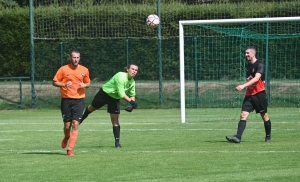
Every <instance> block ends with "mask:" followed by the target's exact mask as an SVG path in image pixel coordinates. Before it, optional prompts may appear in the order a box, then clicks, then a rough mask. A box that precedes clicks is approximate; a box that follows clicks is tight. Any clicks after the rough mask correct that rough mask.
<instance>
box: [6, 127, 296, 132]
mask: <svg viewBox="0 0 300 182" xmlns="http://www.w3.org/2000/svg"><path fill="white" fill-rule="evenodd" d="M111 130H112V129H103V130H93V129H81V130H79V131H80V132H101V131H109V132H111ZM232 130H234V131H236V129H211V128H197V129H158V128H153V129H122V131H232ZM260 130H261V129H251V128H249V129H247V131H260ZM274 130H275V131H276V130H279V131H298V130H300V129H295V128H285V129H282V128H280V129H272V131H274ZM18 132H62V130H0V133H18Z"/></svg>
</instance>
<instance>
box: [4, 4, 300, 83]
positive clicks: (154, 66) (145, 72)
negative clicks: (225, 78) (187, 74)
mask: <svg viewBox="0 0 300 182" xmlns="http://www.w3.org/2000/svg"><path fill="white" fill-rule="evenodd" d="M169 2H170V4H161V17H162V29H161V30H162V34H161V35H162V48H163V50H162V55H163V68H162V69H163V73H164V79H178V78H179V63H178V60H179V54H178V21H179V20H186V19H224V18H225V19H228V18H257V17H265V16H267V15H268V16H269V17H287V16H299V15H300V8H299V7H300V2H299V1H288V2H285V1H284V2H282V3H275V2H270V3H269V2H264V3H253V2H247V3H239V4H228V3H225V4H220V3H218V4H210V5H202V4H200V5H188V4H187V3H178V2H177V1H169ZM149 12H152V13H154V12H156V6H155V4H153V5H149V4H148V5H147V4H146V3H145V4H139V5H134V6H133V5H131V4H125V5H101V6H88V7H86V6H82V7H79V6H75V7H72V6H56V5H51V6H47V7H43V6H39V7H37V8H36V9H35V16H36V17H35V18H41V19H42V20H43V22H50V23H51V22H56V21H59V22H60V23H59V24H55V25H53V24H52V27H51V28H52V29H48V28H44V29H41V31H40V32H36V34H35V36H36V37H40V38H41V39H40V40H36V41H35V50H36V52H35V54H36V68H35V69H36V77H37V78H38V79H40V80H42V79H49V78H50V77H52V76H53V75H54V73H55V71H56V70H57V68H58V67H59V66H60V65H61V60H60V56H61V55H60V51H61V47H60V45H61V42H64V45H65V47H64V56H63V57H64V58H63V61H64V63H66V61H67V54H68V53H69V51H70V50H71V49H79V50H81V51H82V53H83V55H82V56H83V59H82V62H83V63H84V64H85V65H87V66H88V67H89V68H90V69H91V72H92V75H95V76H94V77H95V79H96V78H98V77H99V79H101V80H103V79H106V78H108V77H109V76H111V74H112V73H113V72H115V71H116V68H115V67H118V68H119V69H120V68H121V67H123V66H124V65H126V59H127V58H126V56H127V55H126V40H128V41H129V44H130V47H129V48H130V54H129V56H130V57H129V58H130V61H133V62H138V63H143V66H142V69H141V74H140V78H141V79H151V80H156V79H158V71H157V70H158V69H159V67H158V66H159V65H158V62H157V58H158V57H157V56H158V55H157V52H158V50H157V38H156V36H157V31H156V29H150V28H149V27H147V26H145V15H148V14H149ZM95 15H97V17H100V18H97V21H98V23H99V24H98V25H99V26H100V27H101V28H103V27H104V28H103V31H102V32H101V33H102V34H101V35H100V36H97V31H98V30H97V29H96V28H94V27H92V26H93V23H90V24H89V23H88V22H87V24H86V25H84V26H83V27H82V30H81V31H82V32H84V31H85V30H88V34H84V35H80V34H79V37H77V38H78V39H73V38H71V39H69V38H68V37H71V35H69V32H68V31H66V30H68V28H70V27H71V26H72V24H74V23H76V22H80V21H81V20H82V17H84V18H85V19H86V20H88V19H95V17H94V16H95ZM124 17H126V20H134V21H129V22H128V21H126V22H125V21H124ZM103 20H107V21H108V22H110V23H105V22H103ZM101 21H102V23H101ZM40 22H42V21H40ZM0 24H1V26H0V34H1V35H2V37H1V41H0V47H1V49H0V62H1V64H2V66H1V67H0V75H2V76H29V75H30V40H29V10H28V8H18V9H14V10H2V11H1V12H0ZM35 26H36V27H38V26H42V25H39V24H36V25H35ZM52 36H58V38H56V39H50V40H46V39H44V37H52ZM133 36H134V37H135V38H132V37H133ZM271 49H272V48H271ZM116 64H117V66H116ZM95 65H98V67H95ZM295 66H296V67H297V66H298V67H299V65H295ZM99 67H100V68H101V70H103V72H101V71H99ZM47 77H49V78H47Z"/></svg>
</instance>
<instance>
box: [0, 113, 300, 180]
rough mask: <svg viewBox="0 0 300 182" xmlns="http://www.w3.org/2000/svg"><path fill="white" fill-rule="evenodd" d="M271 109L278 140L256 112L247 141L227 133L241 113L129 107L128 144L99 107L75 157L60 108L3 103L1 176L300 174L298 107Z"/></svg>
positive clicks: (124, 121)
mask: <svg viewBox="0 0 300 182" xmlns="http://www.w3.org/2000/svg"><path fill="white" fill-rule="evenodd" d="M222 110H223V113H228V112H231V110H230V109H229V110H226V109H225V110H224V109H222ZM270 112H271V114H270V117H271V120H272V126H273V130H272V142H271V143H265V142H264V128H263V124H262V121H261V118H260V117H258V116H257V115H255V114H254V113H252V114H251V117H250V118H249V120H248V123H247V128H246V130H245V132H244V135H243V140H242V142H241V143H240V144H233V143H229V142H227V141H226V139H225V136H226V135H232V134H234V133H235V132H236V128H237V122H238V118H234V117H233V119H232V120H226V121H218V118H220V116H219V115H221V114H222V112H220V109H205V110H204V111H203V110H202V109H193V110H188V111H187V113H188V114H189V115H191V114H193V115H194V116H195V117H207V116H209V118H210V120H211V121H209V122H207V121H197V119H195V120H194V121H191V122H187V123H185V124H182V123H180V111H179V109H169V110H167V109H166V110H163V109H159V110H154V109H153V110H143V109H137V110H134V111H133V112H132V113H126V112H124V111H123V112H122V113H121V117H120V123H121V144H122V147H123V148H121V149H116V148H114V139H113V134H112V126H111V124H110V121H109V115H108V114H107V113H106V111H103V110H101V111H96V112H95V113H93V114H92V115H90V116H89V118H87V119H86V120H85V121H84V123H83V124H82V125H80V131H79V137H78V140H77V143H76V146H75V150H74V153H75V155H76V156H74V157H68V156H66V155H65V150H64V149H61V148H60V142H61V139H62V138H63V132H62V127H63V123H62V120H61V116H60V111H59V110H9V111H0V116H1V120H0V161H1V162H0V168H1V170H0V176H1V181H128V182H132V181H139V182H141V181H151V182H154V181H155V182H158V181H165V182H170V181H175V182H182V181H184V182H185V181H186V182H199V181H201V182H202V181H216V182H221V181H222V182H227V181H228V182H233V181H237V182H239V181H249V182H250V181H251V182H252V181H264V182H265V181H270V182H271V181H272V182H274V181H299V179H300V173H299V171H300V163H299V158H300V141H299V138H300V132H299V130H300V129H299V128H300V127H299V126H300V121H299V118H300V114H299V109H296V108H290V109H282V108H274V109H270ZM234 113H235V111H234ZM197 114H198V116H197ZM214 116H215V117H216V120H215V121H214ZM287 116H289V119H286V117H287ZM226 117H229V116H226ZM272 118H273V119H272ZM291 118H293V119H291Z"/></svg>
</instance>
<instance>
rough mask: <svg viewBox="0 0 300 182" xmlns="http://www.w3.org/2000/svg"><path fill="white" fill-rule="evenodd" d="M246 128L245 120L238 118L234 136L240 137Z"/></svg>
mask: <svg viewBox="0 0 300 182" xmlns="http://www.w3.org/2000/svg"><path fill="white" fill-rule="evenodd" d="M245 128H246V120H240V121H239V124H238V129H237V133H236V137H237V138H238V139H241V138H242V135H243V132H244V130H245Z"/></svg>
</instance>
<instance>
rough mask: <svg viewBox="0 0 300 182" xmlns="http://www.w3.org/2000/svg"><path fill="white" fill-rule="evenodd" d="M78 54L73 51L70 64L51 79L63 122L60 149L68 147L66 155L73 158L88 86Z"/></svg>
mask: <svg viewBox="0 0 300 182" xmlns="http://www.w3.org/2000/svg"><path fill="white" fill-rule="evenodd" d="M79 61H80V52H79V51H77V50H73V51H72V52H71V54H70V64H67V65H65V66H62V67H60V68H59V70H58V71H57V72H56V74H55V76H54V78H53V86H55V87H59V88H60V93H61V114H62V118H63V122H64V139H63V140H62V142H61V147H62V148H66V147H67V145H68V141H69V145H68V150H67V155H68V156H74V153H73V148H74V146H75V143H76V140H77V136H78V127H79V121H80V119H81V118H80V117H81V115H82V112H83V110H84V98H85V93H84V89H85V88H88V87H89V86H90V82H91V81H90V74H89V70H88V69H87V68H86V67H84V66H82V65H80V64H79Z"/></svg>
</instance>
